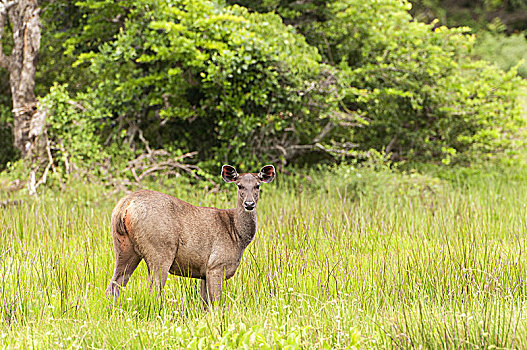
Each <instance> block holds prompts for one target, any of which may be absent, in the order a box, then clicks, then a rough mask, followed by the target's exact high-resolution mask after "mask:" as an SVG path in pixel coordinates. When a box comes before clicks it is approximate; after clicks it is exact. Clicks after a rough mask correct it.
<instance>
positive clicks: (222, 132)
mask: <svg viewBox="0 0 527 350" xmlns="http://www.w3.org/2000/svg"><path fill="white" fill-rule="evenodd" d="M129 3H133V4H132V5H133V6H132V7H131V8H130V11H129V14H128V17H127V20H126V21H125V23H124V27H123V28H122V29H121V31H120V32H119V34H118V35H117V36H116V38H115V40H114V41H112V42H109V43H106V44H104V45H102V46H100V47H99V49H98V52H91V53H84V54H82V55H81V56H80V58H79V62H78V64H80V63H82V62H90V63H91V71H92V74H93V76H94V80H93V82H92V84H91V86H92V91H93V93H94V99H95V100H94V104H95V105H94V107H95V108H97V109H99V110H104V111H105V112H104V113H103V114H105V115H107V116H108V119H107V120H106V124H105V125H106V127H107V129H106V132H108V133H110V134H109V136H110V137H114V138H115V139H116V141H119V140H118V136H119V135H120V134H121V132H124V133H127V135H128V137H129V138H133V137H134V135H135V134H134V133H136V132H138V130H141V131H142V133H143V135H144V138H145V139H146V140H147V141H148V143H149V144H150V146H151V147H154V148H167V149H180V150H183V151H195V150H197V151H199V160H200V161H201V165H202V166H204V167H206V168H208V169H216V168H217V166H218V165H219V163H221V162H226V161H229V162H232V163H234V164H241V165H243V166H244V167H247V168H248V167H249V166H251V165H255V163H261V162H264V161H267V162H269V161H277V160H279V159H280V158H281V157H282V158H283V157H284V156H286V157H288V156H289V155H290V154H284V152H283V150H284V149H286V148H287V147H288V146H290V145H295V144H305V143H309V142H310V141H311V140H313V139H315V138H316V136H317V135H319V134H320V132H321V131H322V130H323V128H324V126H325V125H326V124H327V120H328V118H327V115H328V114H330V113H331V110H332V108H333V107H332V105H331V104H332V102H331V99H330V98H329V96H330V88H331V86H330V85H331V82H327V83H326V81H325V80H323V79H322V78H323V75H324V74H326V73H327V71H329V67H326V66H324V65H322V64H320V56H319V54H318V53H317V50H316V49H315V48H313V47H311V46H309V45H308V44H307V43H306V42H305V40H304V38H303V37H302V36H301V35H298V34H295V33H294V31H293V29H292V28H291V27H287V26H285V25H283V23H282V21H281V19H280V17H278V16H277V15H274V14H258V13H249V12H248V11H247V10H246V9H245V8H242V7H239V6H227V7H223V6H220V5H218V4H216V3H214V2H210V1H204V0H201V1H175V2H174V1H164V0H158V1H155V2H151V1H142V0H136V1H133V2H129ZM108 128H109V129H108ZM341 131H344V132H345V130H341ZM112 135H113V136H112ZM135 139H137V138H135ZM137 147H139V148H140V147H142V146H141V145H138V146H137Z"/></svg>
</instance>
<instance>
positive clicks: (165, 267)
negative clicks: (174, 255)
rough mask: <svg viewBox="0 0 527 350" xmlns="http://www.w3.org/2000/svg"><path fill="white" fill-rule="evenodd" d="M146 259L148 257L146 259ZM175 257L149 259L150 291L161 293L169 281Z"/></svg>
mask: <svg viewBox="0 0 527 350" xmlns="http://www.w3.org/2000/svg"><path fill="white" fill-rule="evenodd" d="M145 260H146V259H145ZM173 260H174V259H159V258H158V259H155V260H154V262H152V260H149V261H147V266H148V278H149V280H150V284H149V286H150V292H155V293H156V294H158V295H161V292H162V291H163V288H164V287H165V283H166V281H167V277H168V272H169V270H170V266H172V261H173Z"/></svg>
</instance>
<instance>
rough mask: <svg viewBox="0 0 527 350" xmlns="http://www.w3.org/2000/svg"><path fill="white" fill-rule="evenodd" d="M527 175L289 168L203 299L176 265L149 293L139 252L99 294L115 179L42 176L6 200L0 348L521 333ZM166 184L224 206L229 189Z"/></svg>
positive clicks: (444, 340)
mask: <svg viewBox="0 0 527 350" xmlns="http://www.w3.org/2000/svg"><path fill="white" fill-rule="evenodd" d="M441 177H442V178H445V179H446V180H441V179H440V178H441ZM526 180H527V172H526V170H525V169H512V170H508V171H501V170H499V169H490V170H489V169H484V170H481V169H480V170H470V169H468V170H466V171H459V172H452V173H447V174H442V175H441V174H439V178H431V177H426V176H421V175H416V174H413V175H401V174H394V173H391V172H386V171H384V172H379V173H377V172H373V171H370V170H367V169H363V170H359V171H357V170H355V169H353V168H351V167H349V168H344V169H341V170H339V171H338V172H336V173H333V174H328V173H326V175H323V174H318V175H313V181H310V182H308V181H307V180H305V178H295V179H293V178H286V177H285V176H282V177H281V178H279V179H278V180H277V181H276V182H275V183H273V184H270V185H267V186H266V187H265V189H264V192H263V193H262V198H261V200H260V202H259V205H258V219H259V230H258V232H257V235H256V237H255V240H254V241H253V243H252V244H251V245H250V246H249V248H248V250H247V251H246V252H245V255H244V257H243V260H242V264H241V266H240V268H239V269H238V271H237V273H236V275H235V276H234V277H233V278H232V279H231V280H230V281H228V282H227V283H226V285H225V287H224V298H223V304H222V306H221V307H220V308H219V309H218V310H216V311H215V312H210V313H205V312H203V311H201V309H200V306H199V292H198V291H199V286H198V281H196V280H192V279H185V278H180V277H174V276H170V277H169V279H168V281H167V285H166V288H165V292H166V293H165V294H166V295H165V297H164V299H163V300H159V299H156V298H155V297H153V296H151V295H150V294H149V293H148V291H147V273H146V266H145V264H144V263H141V265H140V266H139V268H138V270H137V271H136V272H135V273H134V275H133V276H132V278H131V281H130V283H129V284H128V286H127V288H126V290H125V291H124V292H123V293H122V294H121V297H120V298H119V299H118V300H117V301H115V302H114V301H111V300H109V299H107V298H106V297H105V295H104V290H105V288H106V286H107V284H108V281H109V279H110V277H111V275H112V272H113V251H112V244H111V236H110V225H109V219H110V213H111V210H112V208H113V205H114V204H115V203H116V201H117V199H118V198H119V196H121V195H122V194H115V195H105V194H104V193H105V190H104V189H102V188H99V187H96V186H84V185H75V186H73V185H72V186H70V187H69V189H68V190H67V191H66V190H65V191H62V192H60V191H48V192H45V193H44V194H42V195H41V197H40V199H39V200H38V201H31V200H26V201H25V202H24V203H23V204H21V205H19V206H12V207H6V208H3V209H0V210H1V211H0V215H1V217H0V230H1V235H0V278H2V281H1V282H0V320H1V321H0V334H1V335H0V347H1V348H24V349H26V348H77V347H80V348H159V349H164V348H193V349H194V348H195V349H206V348H224V349H229V348H244V347H245V348H257V347H260V348H264V349H265V348H267V349H269V348H290V349H293V348H328V349H329V348H337V349H338V348H352V347H357V348H376V347H379V348H408V347H416V348H419V347H421V346H422V347H424V348H450V349H453V348H487V349H490V348H494V347H495V348H526V347H527V300H526V294H527V293H526V291H527V256H526V250H527V238H526V237H527V235H526V214H527V209H526V204H527V181H526ZM164 191H165V192H167V193H170V194H173V195H176V196H178V197H180V198H181V199H184V200H187V201H189V202H190V203H193V204H196V205H198V204H200V205H204V206H217V207H220V208H226V207H229V206H230V205H231V202H232V200H233V199H234V196H235V188H234V186H232V188H231V187H228V186H225V191H221V192H219V193H210V194H206V193H205V192H204V191H203V190H201V189H198V188H197V187H189V186H184V185H181V186H171V187H169V188H165V189H164ZM2 196H3V197H5V198H7V194H6V193H3V194H2ZM5 198H4V199H5Z"/></svg>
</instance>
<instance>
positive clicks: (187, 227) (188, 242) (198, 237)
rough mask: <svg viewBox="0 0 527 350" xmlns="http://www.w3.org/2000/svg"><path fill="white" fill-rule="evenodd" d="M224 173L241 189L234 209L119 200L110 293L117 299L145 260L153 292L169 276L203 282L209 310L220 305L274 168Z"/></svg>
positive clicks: (167, 200)
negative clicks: (261, 187)
mask: <svg viewBox="0 0 527 350" xmlns="http://www.w3.org/2000/svg"><path fill="white" fill-rule="evenodd" d="M266 169H267V172H265V171H266ZM222 175H223V178H224V180H225V181H227V182H236V184H237V185H238V187H239V189H238V200H237V207H236V208H234V209H217V208H208V207H196V206H193V205H191V204H189V203H186V202H184V201H182V200H180V199H177V198H175V197H173V196H170V195H167V194H163V193H160V192H155V191H149V190H141V191H137V192H134V193H132V194H130V195H128V196H126V197H124V198H123V199H121V200H120V201H119V203H118V204H117V206H116V207H115V209H114V210H113V213H112V235H113V241H114V253H115V270H114V275H113V277H112V279H111V281H110V284H109V285H108V288H107V289H106V293H107V295H114V296H117V295H118V293H119V287H121V286H122V287H124V286H125V285H126V283H127V282H128V280H129V278H130V276H131V275H132V273H133V272H134V270H135V269H136V267H137V266H138V265H139V263H140V262H141V260H143V259H144V260H145V262H146V264H147V267H148V274H149V279H150V288H151V289H152V287H155V290H156V291H157V292H161V291H162V289H163V287H164V285H165V282H166V279H167V276H168V273H172V274H174V275H178V276H184V277H192V278H198V279H201V291H200V294H201V299H202V302H203V304H204V306H205V307H206V306H207V305H208V304H209V300H211V302H212V303H213V305H214V304H218V303H219V301H220V296H221V284H222V282H223V281H224V280H227V279H229V278H231V277H232V276H233V275H234V273H235V272H236V269H237V268H238V266H239V265H240V261H241V258H242V255H243V252H244V250H245V248H247V246H248V245H249V243H250V242H251V241H252V239H253V238H254V235H255V233H256V228H257V219H256V202H257V200H258V187H259V185H260V183H261V182H271V181H272V180H273V178H274V176H275V170H274V167H272V166H266V167H264V168H262V171H261V172H260V173H259V174H241V175H238V174H237V173H236V170H235V169H234V168H233V167H230V166H223V168H222ZM248 199H249V200H248Z"/></svg>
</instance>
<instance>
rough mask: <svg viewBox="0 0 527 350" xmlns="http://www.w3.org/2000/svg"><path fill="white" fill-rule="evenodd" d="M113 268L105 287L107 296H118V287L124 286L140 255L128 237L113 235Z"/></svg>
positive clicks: (139, 260)
mask: <svg viewBox="0 0 527 350" xmlns="http://www.w3.org/2000/svg"><path fill="white" fill-rule="evenodd" d="M114 251H115V269H114V272H113V277H112V279H111V280H110V284H109V285H108V288H106V295H107V296H110V295H112V296H119V288H120V287H125V286H126V284H127V283H128V280H129V279H130V276H132V274H133V273H134V271H135V269H136V268H137V265H139V263H140V262H141V257H140V256H139V255H138V254H137V253H136V252H135V251H134V249H133V247H132V245H131V244H130V240H129V239H128V237H125V236H120V237H115V236H114Z"/></svg>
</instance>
